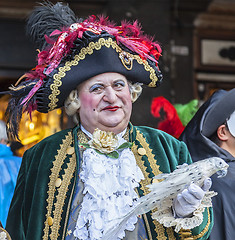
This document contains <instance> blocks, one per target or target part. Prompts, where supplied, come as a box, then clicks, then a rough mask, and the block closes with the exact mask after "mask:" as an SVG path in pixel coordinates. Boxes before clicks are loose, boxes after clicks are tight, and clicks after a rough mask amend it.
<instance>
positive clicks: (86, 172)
mask: <svg viewBox="0 0 235 240" xmlns="http://www.w3.org/2000/svg"><path fill="white" fill-rule="evenodd" d="M124 142H125V140H124V139H123V138H120V136H119V146H120V145H121V144H122V143H124ZM80 178H81V180H82V181H83V182H84V191H83V194H84V198H83V202H82V204H81V211H80V213H79V216H78V219H77V223H76V228H75V231H74V233H73V234H74V236H75V237H77V238H78V239H81V240H88V239H89V240H98V239H101V238H102V236H103V234H105V233H106V232H107V231H108V230H109V229H112V227H114V226H115V225H116V224H117V223H118V222H119V219H120V218H121V217H123V216H124V215H125V214H126V213H127V212H129V211H130V210H131V208H132V207H133V206H134V204H135V200H136V199H137V198H138V195H137V193H136V192H135V188H136V187H138V186H139V182H140V181H141V179H144V176H143V174H142V172H141V170H140V169H139V167H138V166H137V164H136V160H135V157H134V154H133V153H132V151H131V150H130V149H129V148H126V149H124V150H122V151H119V158H117V159H113V158H109V157H107V156H106V155H103V154H99V153H97V152H96V151H95V149H92V148H87V149H86V150H85V151H84V152H83V163H82V168H81V173H80ZM136 222H137V217H132V218H130V219H129V220H128V221H127V223H126V225H125V227H124V229H122V230H120V232H119V233H118V235H117V238H116V239H122V238H123V237H125V232H124V230H129V231H133V230H134V228H135V224H136Z"/></svg>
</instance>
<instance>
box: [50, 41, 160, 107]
mask: <svg viewBox="0 0 235 240" xmlns="http://www.w3.org/2000/svg"><path fill="white" fill-rule="evenodd" d="M103 46H105V47H107V48H110V47H112V48H113V49H114V50H116V52H117V53H123V52H124V51H123V50H122V49H121V48H120V47H119V46H118V45H117V42H116V41H114V40H113V39H112V38H108V39H105V38H100V39H99V40H98V41H97V42H90V43H89V45H88V46H87V47H84V48H82V49H81V51H80V53H79V54H77V55H75V57H74V60H71V61H68V62H66V63H65V65H64V66H63V67H60V68H59V71H58V73H56V74H54V75H53V79H54V81H53V83H52V84H51V85H50V89H51V91H52V93H51V94H50V95H49V97H48V98H49V100H50V103H49V104H48V107H49V111H52V110H53V109H55V108H56V107H57V102H58V101H59V99H58V98H57V97H58V96H59V95H60V90H59V87H60V86H61V85H62V81H61V79H62V78H63V77H65V75H66V72H68V71H70V70H71V67H72V66H77V65H78V63H79V61H80V60H83V59H85V57H86V55H87V54H89V55H91V54H93V51H94V50H100V49H101V47H103ZM128 58H129V59H132V60H131V61H133V60H134V59H135V60H136V61H137V62H138V63H139V64H143V65H144V69H145V70H146V71H147V72H149V73H150V76H149V78H150V80H151V82H150V83H149V84H148V86H149V87H156V83H157V81H158V77H157V75H156V72H155V70H154V68H152V67H151V66H150V65H149V63H148V61H146V60H143V59H142V58H141V57H140V56H139V55H137V54H136V55H133V54H131V53H128ZM122 63H123V61H122ZM124 67H125V68H126V69H127V70H131V69H132V66H131V67H130V66H127V64H126V63H125V64H124ZM128 68H129V69H128Z"/></svg>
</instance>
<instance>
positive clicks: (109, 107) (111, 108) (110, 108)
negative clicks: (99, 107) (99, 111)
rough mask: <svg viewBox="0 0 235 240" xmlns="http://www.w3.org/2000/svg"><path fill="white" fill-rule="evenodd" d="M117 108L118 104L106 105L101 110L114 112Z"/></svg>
mask: <svg viewBox="0 0 235 240" xmlns="http://www.w3.org/2000/svg"><path fill="white" fill-rule="evenodd" d="M118 109H119V107H118V106H107V107H105V108H103V110H108V111H112V112H115V111H117V110H118Z"/></svg>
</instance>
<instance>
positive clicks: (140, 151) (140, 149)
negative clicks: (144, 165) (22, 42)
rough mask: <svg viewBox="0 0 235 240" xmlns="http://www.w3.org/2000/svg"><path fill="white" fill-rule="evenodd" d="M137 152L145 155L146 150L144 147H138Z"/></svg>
mask: <svg viewBox="0 0 235 240" xmlns="http://www.w3.org/2000/svg"><path fill="white" fill-rule="evenodd" d="M138 153H139V155H145V154H146V150H145V149H144V148H139V149H138Z"/></svg>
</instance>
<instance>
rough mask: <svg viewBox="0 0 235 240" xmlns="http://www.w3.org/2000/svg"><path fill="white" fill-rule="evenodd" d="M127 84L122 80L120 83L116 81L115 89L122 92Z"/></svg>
mask: <svg viewBox="0 0 235 240" xmlns="http://www.w3.org/2000/svg"><path fill="white" fill-rule="evenodd" d="M125 85H126V84H125V82H124V81H122V80H119V81H116V82H115V83H114V84H113V87H114V88H115V89H117V90H121V89H123V88H124V87H125Z"/></svg>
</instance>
